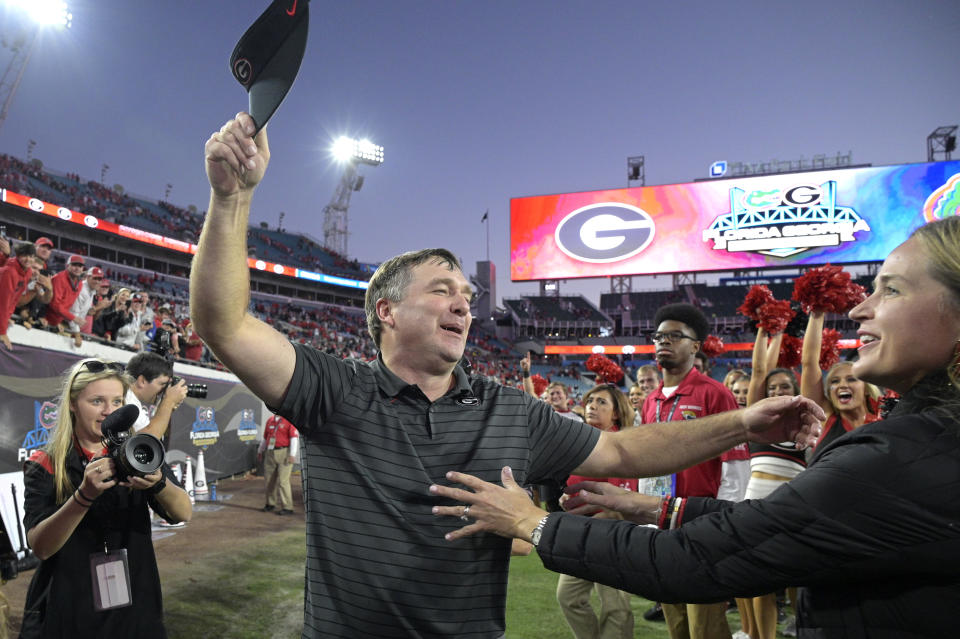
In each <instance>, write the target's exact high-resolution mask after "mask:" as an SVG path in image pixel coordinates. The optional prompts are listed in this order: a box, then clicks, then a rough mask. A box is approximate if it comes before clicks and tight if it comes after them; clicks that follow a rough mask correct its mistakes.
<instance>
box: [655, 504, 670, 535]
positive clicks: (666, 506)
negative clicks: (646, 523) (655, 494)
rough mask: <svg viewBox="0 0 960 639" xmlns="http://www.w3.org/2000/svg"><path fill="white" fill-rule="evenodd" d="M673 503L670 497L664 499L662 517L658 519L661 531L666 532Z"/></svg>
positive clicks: (658, 526)
mask: <svg viewBox="0 0 960 639" xmlns="http://www.w3.org/2000/svg"><path fill="white" fill-rule="evenodd" d="M671 501H673V500H672V499H671V498H670V497H664V498H663V505H662V506H661V508H660V517H658V518H657V528H659V529H661V530H666V529H667V528H668V526H667V515H668V514H669V513H670V502H671Z"/></svg>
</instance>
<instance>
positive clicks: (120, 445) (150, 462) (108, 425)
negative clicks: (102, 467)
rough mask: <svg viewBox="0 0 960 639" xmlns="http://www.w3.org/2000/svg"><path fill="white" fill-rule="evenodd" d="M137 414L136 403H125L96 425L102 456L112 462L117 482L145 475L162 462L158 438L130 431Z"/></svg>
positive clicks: (161, 447) (163, 452) (162, 452)
mask: <svg viewBox="0 0 960 639" xmlns="http://www.w3.org/2000/svg"><path fill="white" fill-rule="evenodd" d="M139 414H140V408H139V407H138V406H136V405H134V404H128V405H126V406H124V407H123V408H120V409H118V410H115V411H114V412H112V413H110V415H108V416H107V418H106V419H104V420H103V424H101V425H100V432H101V433H102V434H103V439H102V441H103V446H104V448H106V449H107V454H106V455H105V457H107V458H108V459H112V460H113V461H114V465H115V466H116V469H117V473H116V479H117V481H125V480H126V479H127V478H128V477H130V476H131V475H133V476H135V477H143V476H144V475H149V474H150V473H152V472H154V471H156V470H157V469H158V468H160V466H162V465H163V460H164V456H165V455H166V451H164V449H163V444H161V443H160V440H159V439H157V438H156V437H154V436H153V435H150V434H147V433H134V434H130V428H131V427H132V426H133V423H134V422H135V421H136V420H137V416H139Z"/></svg>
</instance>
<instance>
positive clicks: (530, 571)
mask: <svg viewBox="0 0 960 639" xmlns="http://www.w3.org/2000/svg"><path fill="white" fill-rule="evenodd" d="M305 558H306V549H305V542H304V531H303V529H299V530H286V531H281V532H277V533H272V534H268V535H263V536H260V537H258V538H257V539H253V540H246V542H245V543H242V542H241V543H237V544H235V545H232V546H231V547H229V548H225V549H223V550H222V551H220V552H218V553H216V554H215V555H211V556H207V557H205V558H204V560H203V562H202V565H193V564H192V563H190V562H184V563H183V564H182V565H178V566H177V568H176V569H168V570H165V571H164V573H163V575H162V583H163V599H164V608H165V611H166V614H165V617H166V626H167V633H168V634H169V636H170V637H171V639H187V638H190V639H192V638H193V637H197V636H200V634H198V630H199V629H202V633H201V634H202V636H204V637H221V638H223V639H262V638H265V637H269V638H271V639H288V638H289V639H295V638H297V637H299V636H300V628H301V625H302V622H303V578H304V576H303V566H304V561H305ZM556 587H557V575H556V573H553V572H550V571H548V570H547V569H545V568H544V567H543V565H542V564H541V563H540V560H539V559H538V558H537V557H536V555H535V554H534V555H531V556H529V557H514V558H513V560H512V561H511V566H510V585H509V594H508V597H507V637H508V639H545V638H549V639H555V638H556V639H559V638H566V637H571V638H572V637H573V634H572V633H571V632H570V629H569V628H568V627H567V624H566V622H565V621H564V619H563V615H562V614H561V613H560V608H559V606H558V604H557V600H556V594H555V593H556ZM631 603H632V608H633V612H634V616H635V618H636V626H635V627H636V631H635V634H634V636H635V637H637V638H639V639H666V638H667V637H668V636H669V635H668V634H667V631H666V626H665V625H664V624H663V623H651V622H648V621H645V620H644V619H643V612H644V611H645V610H647V609H648V608H649V607H650V605H651V604H650V602H648V601H647V600H646V599H641V598H640V597H633V598H632V599H631ZM730 622H731V627H732V628H738V627H739V625H738V623H737V621H736V620H735V619H733V618H731V619H730Z"/></svg>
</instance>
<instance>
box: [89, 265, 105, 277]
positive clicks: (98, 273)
mask: <svg viewBox="0 0 960 639" xmlns="http://www.w3.org/2000/svg"><path fill="white" fill-rule="evenodd" d="M87 275H93V276H94V277H103V269H101V268H100V267H99V266H93V267H91V268H90V270H89V271H87Z"/></svg>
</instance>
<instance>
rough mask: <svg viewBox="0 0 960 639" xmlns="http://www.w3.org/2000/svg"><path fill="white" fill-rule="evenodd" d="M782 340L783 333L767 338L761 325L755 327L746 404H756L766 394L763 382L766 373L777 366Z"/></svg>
mask: <svg viewBox="0 0 960 639" xmlns="http://www.w3.org/2000/svg"><path fill="white" fill-rule="evenodd" d="M782 342H783V333H777V334H776V335H774V336H773V337H771V338H770V339H769V340H768V339H767V332H766V331H765V330H763V328H762V327H757V341H756V342H755V343H754V345H753V360H752V365H753V370H752V371H751V374H750V388H749V390H748V391H747V406H751V405H753V404H756V403H757V402H759V401H760V400H761V399H763V398H764V397H766V396H767V389H766V388H764V382H765V380H766V378H767V373H769V372H770V371H772V370H773V369H774V368H776V367H777V360H778V359H779V358H780V344H781V343H782Z"/></svg>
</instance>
